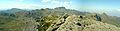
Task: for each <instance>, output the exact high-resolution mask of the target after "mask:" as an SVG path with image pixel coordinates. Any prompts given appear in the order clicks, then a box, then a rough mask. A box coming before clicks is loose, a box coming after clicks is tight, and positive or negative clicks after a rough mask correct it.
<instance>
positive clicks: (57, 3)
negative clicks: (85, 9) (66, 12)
mask: <svg viewBox="0 0 120 31" xmlns="http://www.w3.org/2000/svg"><path fill="white" fill-rule="evenodd" d="M78 2H79V0H0V9H6V8H28V9H36V8H55V7H62V6H63V7H66V8H70V9H79V8H77V7H76V6H79V3H78Z"/></svg>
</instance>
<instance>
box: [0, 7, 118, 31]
mask: <svg viewBox="0 0 120 31" xmlns="http://www.w3.org/2000/svg"><path fill="white" fill-rule="evenodd" d="M87 21H88V22H87ZM77 22H78V23H77ZM97 22H98V23H97ZM74 23H76V24H77V25H75V24H74ZM79 23H82V24H83V25H82V24H79ZM104 23H105V24H104ZM106 23H107V24H111V25H113V27H120V17H117V16H109V15H108V14H107V13H101V14H99V13H91V12H81V11H79V10H74V9H66V8H65V7H56V8H54V9H50V8H45V9H35V10H24V9H18V8H12V9H8V10H3V11H0V31H36V30H38V31H47V30H48V31H49V30H53V31H55V30H59V29H62V27H65V25H66V26H68V27H71V24H73V25H75V26H74V27H79V26H80V27H81V26H82V27H84V26H86V27H87V26H88V25H91V24H93V25H94V24H98V25H96V26H99V25H106V26H109V25H107V24H106ZM56 27H57V28H56ZM58 27H60V28H58ZM90 27H91V26H90ZM52 28H53V29H52ZM65 28H67V27H65ZM94 28H95V27H94ZM99 28H100V27H99ZM70 29H71V28H70ZM81 29H83V28H81ZM91 29H92V28H91ZM62 30H64V29H62ZM85 30H86V29H85Z"/></svg>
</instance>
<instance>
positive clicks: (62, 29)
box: [46, 15, 120, 31]
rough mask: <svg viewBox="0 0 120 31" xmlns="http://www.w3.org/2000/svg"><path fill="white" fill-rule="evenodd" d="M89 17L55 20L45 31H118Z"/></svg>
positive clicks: (79, 16)
mask: <svg viewBox="0 0 120 31" xmlns="http://www.w3.org/2000/svg"><path fill="white" fill-rule="evenodd" d="M89 16H90V15H89ZM89 16H85V15H84V16H81V15H70V16H68V17H67V18H64V17H61V18H60V19H57V20H56V21H55V22H54V23H53V24H51V25H50V26H49V28H48V29H47V30H46V31H119V30H120V28H118V27H116V26H114V25H111V24H107V23H103V22H101V21H97V20H95V19H93V18H92V17H91V18H90V17H89ZM91 16H93V15H91ZM95 16H96V15H95ZM95 18H96V17H95Z"/></svg>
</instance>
